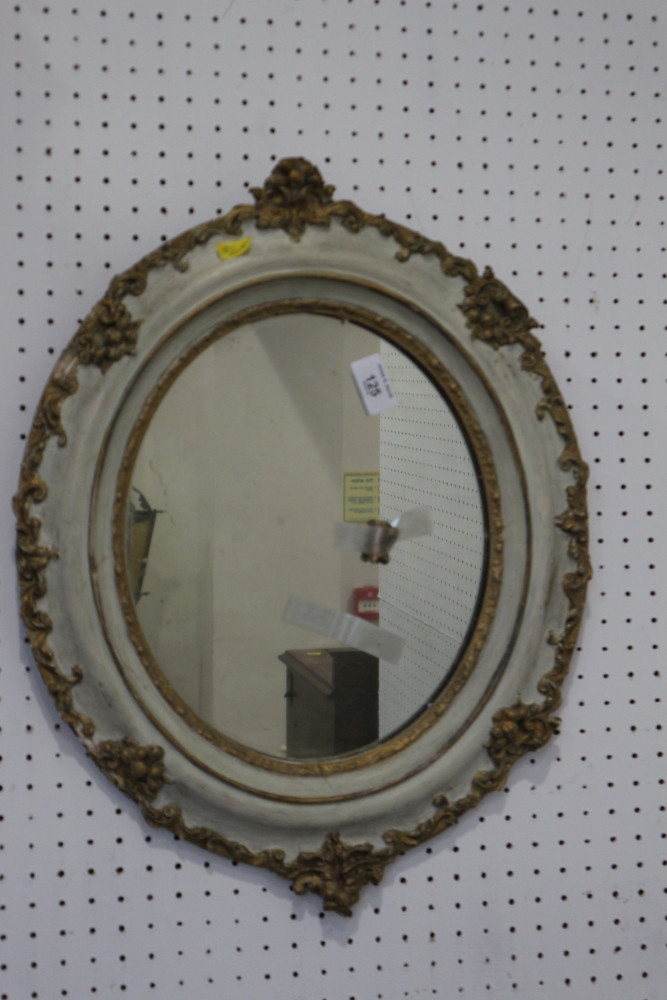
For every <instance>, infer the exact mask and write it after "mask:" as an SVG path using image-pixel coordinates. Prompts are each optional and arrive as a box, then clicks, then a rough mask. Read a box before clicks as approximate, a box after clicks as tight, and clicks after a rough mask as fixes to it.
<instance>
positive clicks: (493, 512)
mask: <svg viewBox="0 0 667 1000" xmlns="http://www.w3.org/2000/svg"><path fill="white" fill-rule="evenodd" d="M294 313H315V314H319V315H323V316H332V317H335V318H337V319H341V320H348V321H351V322H354V323H356V324H357V325H359V326H362V327H365V328H366V329H368V330H370V331H372V332H373V333H375V334H377V335H379V336H381V337H383V338H384V339H386V340H388V341H390V342H391V343H392V344H394V345H395V346H396V347H398V348H399V349H400V350H402V351H403V353H405V354H406V355H407V356H408V357H410V358H411V360H413V361H414V362H415V364H417V365H418V367H419V368H420V369H421V370H422V371H424V373H425V374H426V375H427V376H428V377H429V379H430V380H431V381H432V383H433V384H434V385H435V386H436V387H437V388H438V390H439V392H440V393H441V395H442V396H443V397H444V399H445V401H446V402H447V403H448V404H449V406H450V408H451V409H452V411H453V413H454V414H455V416H456V418H457V420H458V422H459V424H460V426H461V428H462V430H463V433H464V436H465V438H466V441H467V443H468V446H469V448H470V451H471V455H472V457H473V461H474V464H475V466H476V470H477V473H478V480H479V483H480V485H481V493H482V502H483V508H484V513H485V521H486V527H487V544H486V555H485V566H484V570H483V574H484V578H483V586H482V588H481V594H480V598H479V599H478V604H477V608H476V613H475V616H474V618H473V621H472V622H471V626H470V627H469V629H468V633H467V636H466V639H465V640H464V643H463V646H462V649H461V652H460V654H459V657H458V662H457V664H456V665H455V667H454V669H453V671H451V672H450V677H449V681H448V682H447V683H445V686H444V688H443V689H442V690H441V691H440V692H439V694H437V695H436V697H435V698H434V700H433V702H432V703H431V704H430V705H429V706H428V707H427V708H426V709H425V710H423V711H422V712H421V713H419V714H418V715H417V716H416V718H413V720H412V721H411V722H409V723H408V725H407V726H406V727H405V728H403V729H402V730H400V731H399V732H398V733H396V734H395V735H394V736H393V737H390V738H388V739H387V740H386V741H384V742H382V743H379V744H376V745H373V746H371V748H370V749H368V750H366V751H364V752H362V753H353V754H349V755H346V756H344V757H340V758H330V759H326V760H320V761H316V762H315V761H313V762H310V763H307V762H303V761H299V762H296V761H291V760H285V759H282V758H278V757H272V756H270V755H268V754H265V753H262V752H261V751H257V750H253V749H251V748H249V747H246V746H244V745H242V744H240V743H238V742H236V741H234V740H231V739H230V738H229V737H227V736H225V735H224V734H223V733H220V732H219V731H218V730H217V729H215V728H214V727H213V726H211V725H209V724H208V723H206V722H204V720H202V719H201V718H200V717H199V716H198V715H197V714H196V713H195V712H194V711H193V710H192V709H191V708H190V707H189V706H188V705H187V704H186V703H185V701H184V700H183V699H182V698H181V697H180V696H179V695H178V694H177V692H176V691H175V690H174V688H173V687H172V685H171V684H170V683H169V681H168V680H167V678H166V677H165V675H164V673H163V672H162V670H161V669H160V667H159V664H158V663H157V661H156V660H155V657H154V656H153V653H152V651H151V649H150V646H149V644H148V642H147V641H146V638H145V636H144V634H143V630H142V628H141V625H140V623H139V620H138V617H137V614H136V608H135V604H134V600H133V598H132V594H131V588H130V582H129V575H128V572H127V565H126V555H125V511H126V505H127V497H128V492H129V488H130V480H131V477H132V472H133V469H134V463H135V461H136V457H137V454H138V452H139V448H140V446H141V442H142V440H143V437H144V434H145V432H146V430H147V428H148V425H149V424H150V421H151V420H152V418H153V416H154V414H155V412H156V410H157V408H158V406H159V405H160V403H161V401H162V399H163V398H164V396H165V394H166V393H167V391H168V390H169V388H170V387H171V386H172V385H173V383H174V382H175V381H176V379H177V378H178V377H179V375H180V374H181V372H182V371H183V370H184V369H185V368H186V367H187V366H188V365H189V364H190V363H191V362H192V361H193V360H194V359H195V358H196V357H197V356H198V355H199V354H201V353H202V352H203V351H204V350H206V348H207V347H209V346H210V345H211V344H212V343H214V341H216V340H218V339H220V338H221V337H223V336H225V335H226V334H228V333H231V332H232V331H233V330H236V329H238V328H240V327H242V326H244V325H246V324H247V323H252V322H256V321H258V320H261V319H265V318H268V317H270V316H277V315H287V314H294ZM174 332H175V331H171V334H172V335H173V333H174ZM112 539H113V551H114V566H115V576H116V586H117V591H118V596H119V600H120V604H121V607H122V610H123V615H124V617H125V621H126V623H127V628H128V633H129V635H130V638H131V639H132V642H133V644H134V646H135V648H136V650H137V653H138V655H139V658H140V661H141V663H142V665H143V667H144V668H145V670H146V671H147V673H148V675H149V676H150V678H151V680H152V682H153V683H154V684H155V686H156V687H157V689H158V691H159V692H160V694H161V695H162V696H163V697H164V698H165V700H166V701H167V702H168V703H169V705H170V706H171V708H172V709H173V710H174V711H175V712H176V713H177V715H178V716H179V718H182V719H183V720H184V721H185V722H186V723H187V724H188V725H189V726H190V727H191V728H192V729H193V730H194V731H195V732H196V733H198V735H200V736H202V737H204V738H205V739H207V740H208V741H210V742H211V743H213V744H214V745H215V746H217V747H218V748H219V749H221V750H223V751H225V752H226V753H229V754H231V755H233V756H235V757H238V758H239V759H241V760H244V761H246V762H247V763H249V764H252V765H254V766H258V767H262V768H264V769H266V770H269V771H273V772H278V773H281V774H287V775H300V776H302V775H310V776H322V775H328V774H335V773H341V772H344V771H351V770H357V769H359V768H364V767H368V766H371V765H372V764H375V763H377V762H378V761H381V760H385V759H386V758H388V757H390V756H392V755H393V754H395V753H397V752H399V751H400V750H402V749H404V748H405V747H406V746H408V745H410V744H411V743H413V742H414V741H415V740H416V739H418V738H419V737H420V736H421V735H422V734H423V733H424V732H425V731H426V730H428V729H429V728H430V727H431V726H432V725H433V724H434V723H435V722H436V721H437V720H438V719H439V718H440V717H441V716H442V714H443V713H444V712H445V711H446V709H447V708H448V707H449V705H450V704H451V703H452V701H453V699H454V698H455V696H456V695H457V694H458V692H459V691H460V690H461V689H462V687H463V685H464V684H465V683H466V681H467V680H468V678H469V676H470V674H471V672H472V670H473V669H474V667H475V665H476V663H477V660H478V657H479V654H480V652H481V649H482V647H483V645H484V643H485V641H486V637H487V635H488V632H489V629H490V626H491V622H492V620H493V615H494V612H495V608H496V604H497V601H498V595H499V592H500V584H501V578H502V555H503V538H502V516H501V509H500V492H499V488H498V481H497V476H496V472H495V468H494V465H493V460H492V458H491V453H490V450H489V447H488V443H487V441H486V438H485V435H484V433H483V431H482V429H481V427H480V425H479V423H478V421H477V419H476V417H475V415H474V413H473V411H472V409H471V407H470V404H469V403H468V401H467V399H466V397H465V395H464V393H463V391H462V390H461V388H460V386H459V385H458V383H457V382H456V380H455V379H454V378H453V376H452V375H451V373H450V372H449V371H448V369H447V368H446V366H445V365H444V364H443V363H442V362H441V361H440V360H439V359H438V358H437V357H436V356H435V355H434V354H433V353H432V352H431V351H430V350H429V349H428V348H427V347H426V346H425V345H424V344H423V343H422V342H421V341H420V340H419V339H418V338H417V337H415V336H414V335H413V334H410V333H408V332H407V331H405V330H403V329H402V328H401V327H400V326H398V325H397V324H395V323H393V322H392V321H390V320H388V319H386V318H385V317H383V316H381V315H379V314H377V313H374V312H371V311H370V310H367V309H365V308H363V307H360V306H352V305H348V304H346V303H340V302H336V301H328V300H326V299H313V298H291V299H278V300H274V301H269V302H266V303H262V304H259V305H257V306H251V307H249V308H246V309H243V310H241V311H240V312H238V313H236V314H235V315H234V316H232V317H230V318H229V319H228V320H226V321H225V322H224V323H222V324H220V325H218V326H217V327H216V328H215V329H214V330H212V331H211V332H210V333H208V334H207V335H206V336H205V337H202V338H201V339H200V340H198V341H197V342H196V343H194V344H192V345H190V347H189V348H187V350H185V351H184V352H183V353H182V354H181V355H180V357H179V358H177V359H176V360H175V361H174V362H172V364H171V365H170V366H169V368H167V370H166V371H165V372H164V373H163V374H162V376H161V377H160V379H159V380H158V382H157V383H156V385H155V386H154V388H153V389H152V391H151V392H150V393H149V395H148V397H147V399H146V401H145V403H144V405H143V407H142V410H141V412H140V414H139V417H138V418H137V420H136V422H135V424H134V426H133V428H132V431H131V432H130V435H129V438H128V441H127V445H126V448H125V452H124V455H123V459H122V462H121V466H120V470H119V473H118V479H117V488H116V494H115V502H114V514H113V527H112ZM119 669H120V670H121V673H122V674H123V676H124V679H125V681H126V683H128V686H130V687H131V685H129V682H128V680H127V677H126V676H125V672H124V671H123V667H122V664H120V663H119ZM133 693H134V695H135V697H137V698H138V695H137V693H136V692H134V691H133ZM139 700H140V699H139ZM482 703H483V702H482ZM480 708H481V705H479V706H477V707H476V710H475V712H474V713H473V715H472V716H471V717H470V718H469V719H467V720H466V722H465V723H464V725H463V726H462V727H461V730H460V731H462V730H463V729H464V728H466V727H467V725H469V723H470V721H472V718H474V716H475V715H476V714H477V712H478V711H479V709H480ZM160 728H161V729H163V727H162V726H160ZM163 731H164V729H163ZM164 732H165V735H166V736H167V737H168V738H169V739H170V740H172V742H174V738H173V735H171V734H170V733H169V732H168V731H164ZM451 742H453V741H450V742H449V743H447V744H446V745H445V746H443V747H442V748H441V750H440V753H442V752H444V751H445V750H446V749H447V747H448V746H449V745H451ZM216 773H218V772H216ZM220 777H223V779H224V776H223V775H220ZM260 794H262V793H260ZM270 797H271V798H274V797H275V798H278V799H282V798H283V796H273V795H272V796H270ZM318 801H321V800H318Z"/></svg>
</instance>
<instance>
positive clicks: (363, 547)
mask: <svg viewBox="0 0 667 1000" xmlns="http://www.w3.org/2000/svg"><path fill="white" fill-rule="evenodd" d="M391 527H392V528H396V529H397V531H398V537H394V538H388V539H387V541H386V543H385V544H384V546H383V541H384V536H385V535H387V534H388V531H387V528H386V526H383V525H373V524H368V523H366V524H364V523H358V522H353V521H350V522H348V521H346V522H344V523H343V522H339V523H338V524H336V525H335V526H334V548H335V549H336V551H337V552H374V551H375V550H376V549H378V548H379V549H383V550H385V551H387V552H389V550H390V549H391V548H392V547H393V545H394V543H395V542H408V541H410V539H411V538H423V537H424V536H426V535H432V534H433V521H432V520H431V512H430V510H428V508H427V507H416V508H415V509H414V510H407V511H405V513H403V514H399V516H398V517H396V518H394V520H393V521H392V522H391Z"/></svg>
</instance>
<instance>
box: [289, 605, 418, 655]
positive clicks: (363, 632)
mask: <svg viewBox="0 0 667 1000" xmlns="http://www.w3.org/2000/svg"><path fill="white" fill-rule="evenodd" d="M283 621H284V622H286V623H287V624H288V625H296V626H297V627H298V628H303V629H307V630H308V631H309V632H316V633H317V634H318V635H322V636H325V638H327V639H334V640H335V641H336V642H342V643H345V645H346V646H354V647H355V649H361V650H363V652H364V653H370V654H371V655H372V656H377V657H378V658H379V659H381V660H386V661H387V663H398V661H399V660H400V658H401V654H402V652H403V647H404V646H405V639H403V638H402V637H401V636H400V635H394V633H393V632H388V631H387V630H386V629H384V628H380V627H379V626H378V625H373V624H372V623H371V622H367V621H364V620H363V618H357V617H356V615H348V614H347V613H346V612H345V611H334V610H333V608H325V607H324V606H323V605H322V604H315V603H314V602H313V601H306V600H304V599H303V598H302V597H294V595H292V596H291V597H290V598H289V600H288V602H287V605H286V606H285V611H284V612H283Z"/></svg>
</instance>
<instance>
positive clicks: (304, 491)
mask: <svg viewBox="0 0 667 1000" xmlns="http://www.w3.org/2000/svg"><path fill="white" fill-rule="evenodd" d="M373 355H379V359H375V360H374V361H371V362H369V364H371V367H372V364H373V363H374V364H375V365H376V368H375V369H373V371H370V369H369V368H368V365H366V368H364V366H361V368H362V369H363V370H362V371H361V375H359V372H358V367H359V366H355V373H356V375H357V379H358V380H359V381H355V377H354V374H353V370H352V368H351V365H352V363H353V362H358V361H361V360H362V359H371V357H372V356H373ZM378 360H379V362H380V367H379V368H377V364H378ZM369 371H370V374H368V372H369ZM374 373H375V374H374ZM369 378H370V379H371V381H370V382H369V381H368V379H369ZM383 378H384V381H383ZM373 379H375V382H373V381H372V380H373ZM387 379H388V381H387ZM378 387H379V388H378ZM369 391H370V394H371V400H370V404H369V402H368V393H369ZM383 392H384V393H385V397H384V398H385V402H384V404H382V405H385V406H386V408H385V409H383V410H381V412H375V413H374V414H373V415H369V412H368V411H369V409H370V410H371V412H372V411H373V408H374V405H375V404H374V402H373V400H374V399H375V400H376V401H377V398H378V397H381V396H382V393H383ZM362 393H363V394H364V398H366V400H367V402H366V405H364V402H363V399H362ZM401 515H405V517H404V518H403V519H402V520H401V519H400V518H401ZM408 515H409V516H408ZM397 518H398V519H399V520H398V521H397ZM368 521H376V522H385V523H384V524H382V523H379V524H376V525H374V526H371V527H370V528H367V529H364V528H360V527H356V528H355V527H354V525H357V526H359V525H361V524H362V523H363V524H365V523H366V522H368ZM392 522H393V527H392V525H391V523H392ZM415 524H416V525H417V529H416V530H415V528H414V525H415ZM341 525H342V526H341ZM409 525H412V526H413V527H412V528H411V529H410V528H409ZM396 529H398V530H396ZM369 532H370V534H369ZM371 535H372V537H371ZM485 537H486V536H485V523H484V513H483V505H482V500H481V494H480V488H479V485H478V479H477V475H476V471H475V465H474V463H473V460H472V457H471V454H470V451H469V449H468V446H467V444H466V440H465V438H464V435H463V433H462V431H461V429H460V427H459V425H458V423H457V421H456V419H455V417H454V416H453V414H452V412H451V410H450V408H449V406H448V404H447V403H446V401H445V399H444V398H443V396H442V395H441V393H440V392H439V390H438V389H437V388H436V387H435V386H434V385H433V384H432V382H431V381H430V380H429V378H427V376H426V375H425V374H424V373H423V372H422V371H421V369H419V368H418V367H417V366H416V364H415V363H414V362H413V361H412V360H411V359H410V358H409V357H408V356H407V355H405V354H403V353H402V352H401V351H399V350H398V349H397V348H396V347H394V346H393V345H392V344H390V343H388V342H386V341H384V340H383V339H382V338H380V337H378V336H376V335H375V334H373V333H371V332H369V331H368V330H366V329H363V328H362V327H360V326H357V325H356V324H354V323H353V322H341V321H340V320H339V319H334V318H332V317H327V316H318V315H313V314H306V313H298V314H291V315H282V316H273V317H270V318H268V319H263V320H261V321H258V322H256V323H252V324H247V325H246V326H242V327H240V328H239V329H237V330H235V331H233V332H232V333H229V334H227V335H226V336H224V337H221V338H220V339H218V340H217V341H215V342H214V343H213V344H212V345H211V346H209V347H208V348H206V350H204V351H202V352H201V353H200V354H199V355H198V356H197V357H196V358H195V359H194V361H192V362H191V363H190V364H189V365H187V366H186V367H184V369H183V371H182V372H181V373H180V375H179V376H178V378H177V379H176V380H175V382H174V383H173V385H172V386H171V388H170V389H169V390H168V391H167V392H166V394H165V395H164V398H163V399H162V401H161V402H160V404H159V405H158V407H157V409H156V411H155V413H154V415H153V418H152V420H151V422H150V424H149V425H148V428H147V431H146V433H145V435H144V438H143V441H142V442H141V446H140V448H139V452H138V454H137V458H136V462H135V466H134V470H133V474H132V480H131V488H130V491H129V495H128V500H127V517H126V558H127V570H128V576H129V581H130V587H131V591H132V594H133V598H134V601H135V605H136V613H137V618H138V621H139V624H140V626H141V629H142V631H143V633H144V636H145V639H146V642H147V644H148V646H149V647H150V649H151V651H152V655H153V657H154V659H155V662H156V664H157V666H158V667H159V669H160V671H161V672H162V674H163V675H164V677H165V678H166V679H167V681H168V682H169V685H171V688H172V689H173V691H174V692H175V693H176V695H177V696H178V698H180V699H182V701H183V702H184V703H185V704H186V705H187V706H188V708H189V709H190V710H191V711H192V712H194V713H195V714H196V715H197V716H198V717H199V718H200V719H203V720H204V721H205V722H206V723H208V725H209V726H211V727H213V728H214V729H215V730H217V731H218V732H219V733H222V734H223V735H224V736H225V737H227V738H229V739H232V740H234V741H236V742H237V743H240V744H243V745H244V746H246V747H249V748H252V749H253V750H258V751H261V752H264V753H266V754H270V755H273V756H277V757H288V758H295V759H305V758H322V757H332V756H336V755H339V754H347V753H350V752H352V751H358V750H360V749H361V748H362V747H367V746H369V745H372V744H373V743H376V742H377V741H378V740H384V739H386V738H387V737H388V736H390V735H391V734H393V733H395V732H396V731H397V730H399V729H401V728H402V727H404V726H405V725H406V723H407V722H408V721H409V720H411V719H412V718H413V717H414V715H415V713H418V712H419V711H420V710H421V709H422V708H423V707H424V705H426V704H428V702H429V701H430V700H431V699H432V698H433V696H434V693H435V692H436V691H437V690H438V689H439V688H441V687H442V685H443V683H444V682H445V681H446V679H447V677H448V675H449V674H450V673H451V670H452V667H453V665H454V664H455V663H456V661H457V658H458V657H459V656H460V654H461V652H462V649H463V646H464V643H465V639H466V636H467V635H468V633H469V631H470V629H471V626H472V624H473V619H474V615H475V610H476V606H477V602H478V595H479V593H480V591H481V588H482V583H483V581H482V577H483V569H484V562H485ZM394 543H395V544H394ZM387 560H388V561H387ZM172 700H173V699H172Z"/></svg>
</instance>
